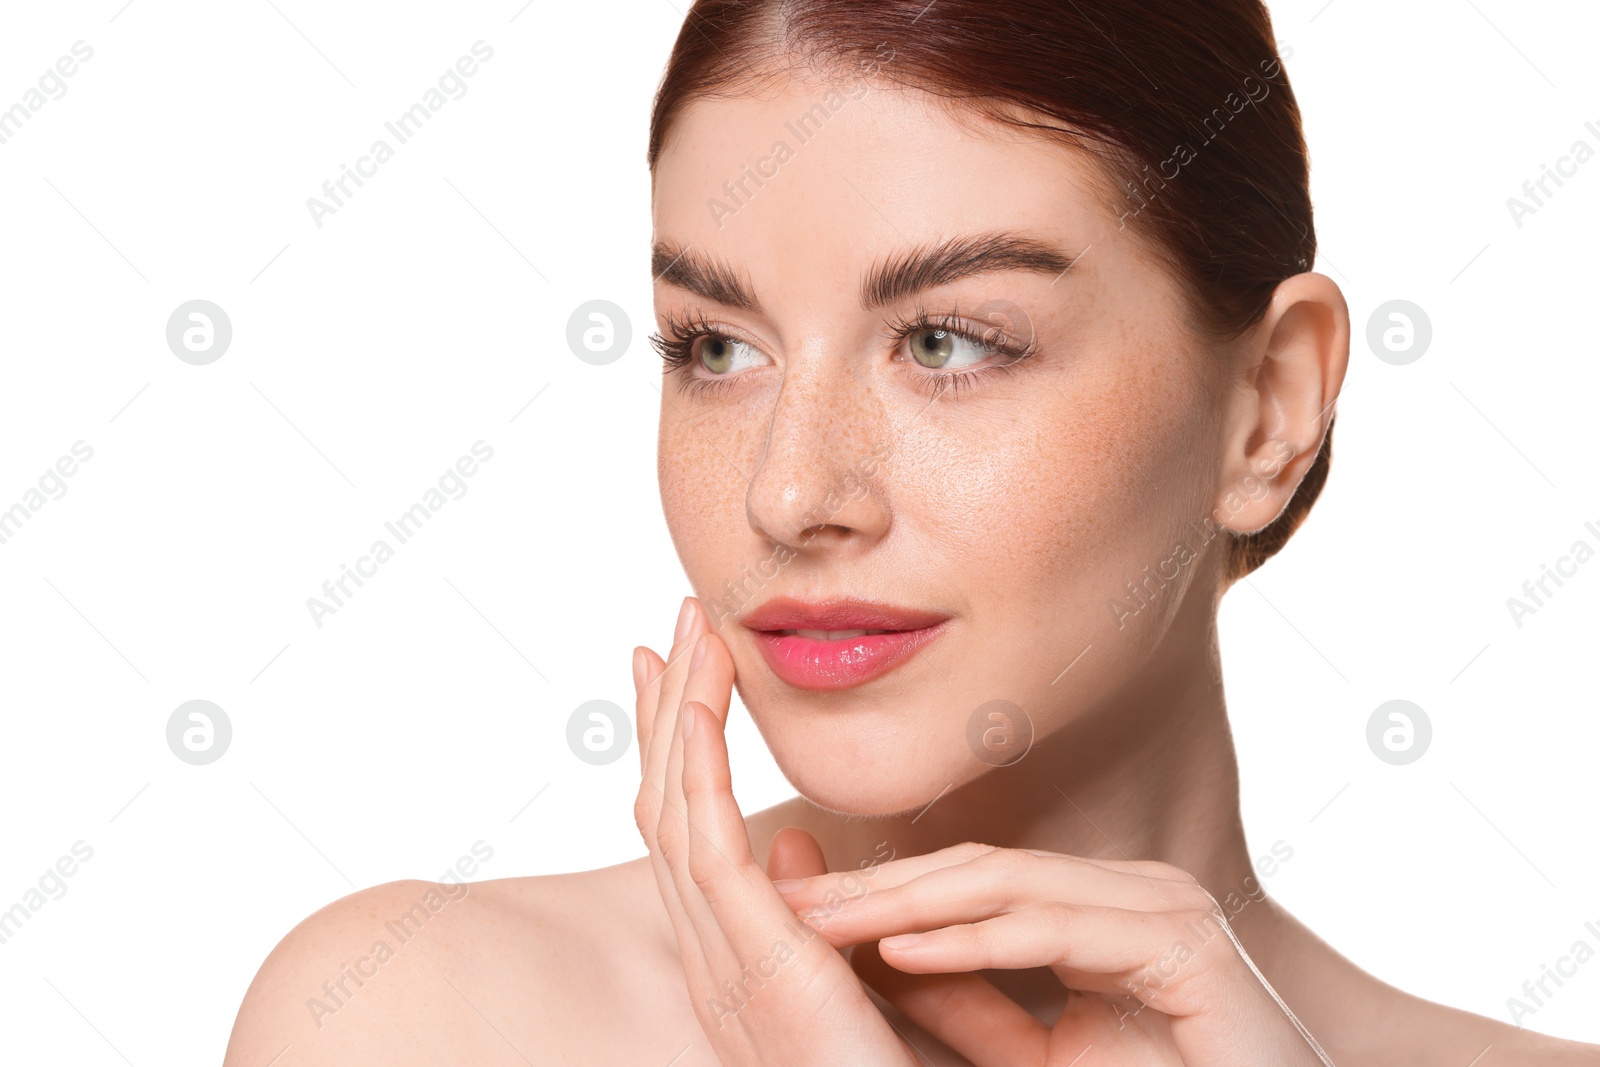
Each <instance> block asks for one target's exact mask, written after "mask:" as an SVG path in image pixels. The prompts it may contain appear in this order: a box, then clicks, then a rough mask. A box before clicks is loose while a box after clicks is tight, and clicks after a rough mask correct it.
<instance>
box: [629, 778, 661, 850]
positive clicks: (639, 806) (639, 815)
mask: <svg viewBox="0 0 1600 1067" xmlns="http://www.w3.org/2000/svg"><path fill="white" fill-rule="evenodd" d="M660 819H661V809H660V806H659V805H658V804H657V803H656V800H655V798H654V797H653V796H651V794H650V792H649V790H645V789H641V790H640V791H639V795H638V796H637V797H635V798H634V800H633V823H634V825H635V826H637V827H638V828H639V836H640V837H642V838H644V839H645V840H646V841H649V840H651V838H652V837H653V836H654V831H655V829H656V824H657V823H658V822H659V821H660Z"/></svg>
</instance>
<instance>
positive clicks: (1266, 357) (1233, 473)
mask: <svg viewBox="0 0 1600 1067" xmlns="http://www.w3.org/2000/svg"><path fill="white" fill-rule="evenodd" d="M1240 344H1241V346H1242V348H1241V349H1240V350H1239V352H1238V353H1237V354H1236V357H1235V358H1237V359H1238V360H1239V361H1240V365H1239V372H1238V374H1237V375H1236V378H1235V381H1236V385H1235V392H1234V394H1233V395H1232V396H1231V397H1230V399H1229V402H1228V405H1227V412H1226V416H1225V417H1226V419H1227V425H1226V426H1225V427H1224V437H1223V446H1224V448H1223V463H1222V469H1221V471H1220V475H1221V480H1220V483H1219V485H1218V489H1217V502H1216V509H1215V511H1214V512H1213V517H1214V518H1215V519H1216V521H1217V522H1218V524H1219V525H1221V526H1224V527H1226V528H1227V529H1229V530H1231V531H1233V532H1234V533H1237V534H1251V533H1255V532H1257V531H1259V530H1262V529H1264V528H1266V527H1267V526H1269V525H1271V523H1272V522H1273V521H1274V520H1275V519H1277V518H1278V516H1279V515H1281V514H1282V513H1283V511H1284V509H1285V508H1286V507H1288V505H1289V502H1290V500H1292V499H1293V498H1294V493H1295V489H1296V488H1297V487H1298V486H1299V485H1300V482H1301V480H1302V479H1303V478H1305V476H1306V472H1307V471H1308V470H1310V469H1311V465H1312V463H1313V461H1315V459H1316V456H1317V452H1318V450H1319V449H1320V448H1321V446H1322V440H1323V437H1324V436H1325V435H1326V433H1327V431H1328V427H1329V426H1330V425H1331V423H1332V421H1333V407H1334V401H1335V400H1336V399H1337V398H1338V396H1339V389H1340V387H1341V386H1342V385H1343V384H1344V374H1345V369H1346V366H1347V365H1348V363H1349V358H1350V311H1349V308H1348V306H1347V305H1346V304H1345V300H1344V294H1343V293H1341V292H1340V291H1339V287H1338V285H1336V284H1335V283H1334V281H1333V279H1331V278H1329V277H1327V276H1326V275H1323V274H1316V273H1309V272H1308V273H1304V274H1297V275H1295V276H1294V277H1292V278H1289V279H1287V280H1285V281H1283V282H1281V283H1279V285H1278V288H1277V289H1276V290H1275V291H1274V292H1273V295H1272V302H1271V303H1270V304H1269V305H1268V307H1267V311H1266V313H1265V314H1264V315H1263V316H1262V318H1261V321H1260V322H1259V323H1257V325H1256V326H1255V327H1254V328H1253V329H1252V330H1250V331H1249V332H1248V333H1247V334H1246V335H1245V336H1244V337H1243V338H1241V341H1240Z"/></svg>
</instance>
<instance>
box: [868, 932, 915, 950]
mask: <svg viewBox="0 0 1600 1067" xmlns="http://www.w3.org/2000/svg"><path fill="white" fill-rule="evenodd" d="M921 940H922V935H921V934H897V935H895V936H894V937H886V938H884V939H883V940H882V941H879V942H878V944H879V945H881V946H883V947H885V948H893V949H902V948H911V947H913V946H914V945H916V944H917V942H919V941H921Z"/></svg>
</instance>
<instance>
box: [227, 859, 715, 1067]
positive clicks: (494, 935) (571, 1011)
mask: <svg viewBox="0 0 1600 1067" xmlns="http://www.w3.org/2000/svg"><path fill="white" fill-rule="evenodd" d="M641 873H642V874H643V876H644V877H645V878H649V877H650V873H649V870H648V868H647V867H643V865H642V862H641V861H634V862H632V863H625V864H620V865H617V866H615V867H605V868H601V869H599V870H594V871H584V872H580V873H575V874H561V875H541V876H536V877H527V878H500V879H493V880H490V881H484V882H471V883H465V884H441V883H437V882H426V881H399V882H389V883H387V884H384V885H379V886H374V887H372V888H370V889H363V890H361V891H359V892H356V893H352V894H351V895H349V896H347V897H343V898H341V899H339V900H336V901H334V902H333V903H331V904H329V905H327V906H326V907H323V908H321V909H320V910H318V911H316V912H314V913H313V914H311V915H310V916H308V917H306V918H305V919H304V920H303V921H301V922H300V923H299V924H298V925H296V926H295V927H294V929H292V930H290V931H289V933H288V934H286V935H285V936H284V938H283V940H282V941H280V942H279V943H278V945H277V946H276V947H275V948H274V949H273V950H272V952H271V953H270V954H269V955H268V956H267V958H266V960H265V961H264V962H263V963H262V965H261V967H260V969H259V971H258V972H257V973H256V976H255V979H254V980H253V981H252V982H251V983H250V987H249V989H248V991H247V992H246V993H245V996H244V1001H243V1003H242V1005H241V1006H240V1009H239V1014H238V1017H237V1019H236V1020H235V1022H234V1027H233V1034H232V1036H231V1037H230V1039H229V1042H228V1051H227V1056H226V1058H225V1059H224V1061H223V1062H224V1067H267V1065H269V1064H270V1065H271V1067H317V1065H322V1064H328V1065H332V1064H350V1063H362V1062H382V1063H386V1064H393V1065H396V1067H407V1065H410V1064H424V1063H436V1062H439V1061H441V1060H448V1061H450V1062H467V1063H481V1064H499V1063H515V1064H526V1063H527V1062H530V1061H531V1062H536V1063H548V1062H554V1063H562V1062H573V1063H577V1062H600V1059H599V1058H597V1057H595V1056H594V1055H593V1053H594V1052H595V1050H596V1049H595V1041H596V1035H600V1039H601V1040H602V1041H603V1040H604V1038H605V1035H607V1034H608V1033H609V1034H616V1033H617V1032H618V1028H619V1027H620V1026H621V1025H622V1024H623V1023H626V1025H627V1026H628V1027H630V1028H634V1029H637V1028H638V1027H639V1025H640V1014H639V1012H638V1010H637V1008H638V1007H639V1005H635V1006H634V1008H635V1010H634V1011H633V1012H631V1013H628V1014H626V1015H625V1014H624V1013H625V1012H627V1010H628V1007H629V1005H628V1004H627V1003H626V1002H627V1000H628V999H630V997H631V996H633V995H640V996H643V997H645V999H646V1000H647V1001H648V1000H649V996H650V987H649V986H647V985H642V984H641V983H642V980H643V979H645V978H646V977H647V976H648V977H653V978H654V979H656V981H657V983H658V984H657V985H656V987H655V988H656V989H657V990H659V989H660V988H661V986H660V984H659V980H660V979H661V977H662V976H663V975H666V976H668V977H670V976H671V975H672V974H673V973H674V972H673V971H671V970H666V969H665V968H664V966H663V965H664V964H671V965H673V966H674V967H675V966H676V961H675V953H674V951H673V945H672V944H671V941H670V929H668V930H666V935H667V936H666V938H665V939H663V937H662V936H661V935H662V932H663V931H662V927H661V925H660V922H659V917H658V915H657V914H656V913H655V912H654V911H653V910H652V908H651V905H652V903H653V900H652V898H651V897H648V896H645V895H644V894H642V893H641V892H640V889H641V886H645V887H648V886H647V885H646V884H645V883H642V882H641V880H640V877H639V876H640V874H641ZM680 984H681V979H680ZM635 986H639V988H637V989H636V988H634V987H635ZM667 988H669V989H670V988H671V986H670V983H669V984H668V987H667ZM655 997H656V999H657V1001H660V1000H661V994H660V993H659V992H656V993H655ZM646 1007H647V1011H646V1017H648V1014H649V1012H648V1005H646ZM686 1007H687V1005H686V1003H685V1008H686ZM660 1011H661V1014H662V1015H663V1016H664V1019H665V1020H670V1019H672V1018H675V1017H676V1016H677V1015H678V1013H677V1012H676V1011H674V1010H673V1009H672V1008H671V1006H670V1003H663V1007H662V1008H661V1009H660ZM688 1022H689V1023H690V1024H691V1025H693V1024H694V1020H693V1016H692V1014H690V1015H689V1016H688ZM606 1058H609V1057H606Z"/></svg>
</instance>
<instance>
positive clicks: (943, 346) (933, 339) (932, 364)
mask: <svg viewBox="0 0 1600 1067" xmlns="http://www.w3.org/2000/svg"><path fill="white" fill-rule="evenodd" d="M907 340H908V341H909V342H910V344H911V358H912V359H914V360H916V361H917V362H918V363H919V364H921V365H922V366H924V367H928V368H931V369H933V370H943V369H945V368H948V367H951V366H955V367H967V366H972V365H973V364H975V363H981V362H983V360H985V359H987V358H988V357H989V356H990V355H991V354H992V353H993V352H994V349H993V348H990V347H988V346H985V345H980V344H978V343H976V342H975V341H973V340H972V339H971V338H969V337H963V336H962V335H961V334H958V333H955V332H953V331H951V330H940V329H934V328H931V327H925V328H923V329H918V330H913V331H912V332H911V333H910V335H909V336H908V337H907ZM958 346H960V347H962V348H966V349H968V350H969V351H970V353H971V355H970V356H969V357H968V358H967V359H966V361H965V362H963V361H962V357H961V355H960V354H959V352H958Z"/></svg>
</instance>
